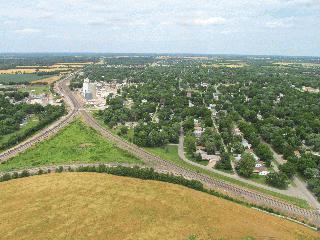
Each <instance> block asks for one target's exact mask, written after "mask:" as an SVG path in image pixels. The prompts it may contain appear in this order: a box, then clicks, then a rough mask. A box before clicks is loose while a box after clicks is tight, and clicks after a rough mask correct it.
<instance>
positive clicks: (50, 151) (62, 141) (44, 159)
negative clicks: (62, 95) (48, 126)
mask: <svg viewBox="0 0 320 240" xmlns="http://www.w3.org/2000/svg"><path fill="white" fill-rule="evenodd" d="M79 162H81V163H94V162H101V163H102V162H103V163H106V162H120V163H142V161H141V160H139V159H137V158H136V157H134V156H132V155H131V154H129V153H127V152H125V151H123V150H121V149H119V148H117V147H116V146H115V145H114V144H113V143H111V142H109V141H107V140H105V139H104V138H103V137H102V136H100V135H99V134H98V133H97V132H96V131H95V130H93V129H92V128H90V127H88V126H86V125H85V124H84V123H83V122H81V121H80V120H76V121H75V122H73V123H71V124H70V125H69V126H67V127H66V128H64V129H62V130H61V131H60V132H59V133H58V134H57V135H55V136H53V137H52V138H51V139H48V140H46V141H44V142H42V143H39V144H38V145H37V146H35V147H33V148H30V149H28V150H27V151H26V152H24V153H22V154H20V155H18V156H16V157H14V158H13V159H11V160H9V161H8V162H7V163H5V164H1V165H0V171H11V170H14V169H22V168H29V167H38V166H45V165H51V164H54V165H59V164H71V163H79Z"/></svg>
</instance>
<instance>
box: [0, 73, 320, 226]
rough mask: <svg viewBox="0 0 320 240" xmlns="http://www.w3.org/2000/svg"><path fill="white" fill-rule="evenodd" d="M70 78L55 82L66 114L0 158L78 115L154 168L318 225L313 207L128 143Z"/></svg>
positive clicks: (44, 136) (318, 215) (62, 125)
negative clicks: (82, 98) (94, 114)
mask: <svg viewBox="0 0 320 240" xmlns="http://www.w3.org/2000/svg"><path fill="white" fill-rule="evenodd" d="M71 78H72V76H67V77H65V78H64V79H62V80H61V81H59V82H57V84H56V86H55V89H56V91H57V92H59V93H60V94H62V95H63V96H64V100H65V102H66V104H67V105H68V106H69V114H68V115H67V116H65V117H64V118H62V119H60V120H59V121H58V122H56V123H55V124H53V125H52V126H50V127H49V128H47V129H45V130H43V131H42V132H40V133H39V134H37V135H35V136H34V137H32V138H31V139H29V140H27V141H26V142H25V143H21V144H19V145H18V146H16V147H14V148H12V149H10V150H8V151H7V152H4V153H2V154H0V162H4V161H7V160H8V159H9V158H11V157H12V156H14V155H16V154H18V153H20V152H22V151H24V150H25V149H27V148H29V147H30V146H32V145H34V144H36V143H37V142H40V141H42V140H44V139H46V138H48V137H49V136H51V135H52V134H54V133H56V132H57V131H58V130H59V129H61V128H63V127H65V126H66V125H67V124H69V123H70V122H71V121H72V120H73V118H74V117H75V116H78V115H80V116H81V117H82V118H83V120H84V121H85V122H86V123H87V124H88V125H89V126H91V127H92V128H94V129H96V130H97V131H98V132H100V133H101V135H102V136H104V137H105V138H107V139H108V140H110V141H112V142H114V143H115V144H116V145H117V146H118V147H119V148H121V149H123V150H125V151H127V152H129V153H131V154H133V155H135V156H137V157H138V158H140V159H142V160H143V161H144V162H145V163H146V164H147V165H148V166H150V167H153V168H154V169H155V170H156V171H159V172H169V173H172V174H174V175H180V176H183V177H185V178H187V179H194V180H198V181H201V182H202V183H203V184H204V185H205V186H206V187H207V188H209V189H213V190H216V191H219V192H221V193H224V194H227V195H229V196H232V197H234V198H237V199H240V200H245V201H247V202H249V203H253V204H256V205H259V206H264V207H268V208H272V209H274V210H276V211H279V212H281V213H283V214H285V215H287V216H290V217H294V218H297V219H300V220H304V221H306V222H309V223H311V224H314V225H316V226H320V213H319V212H318V211H317V210H307V209H302V208H299V207H297V206H295V205H293V204H290V203H287V202H284V201H281V200H279V199H276V198H273V197H271V196H269V195H266V194H263V193H260V192H256V191H253V190H248V189H245V188H243V187H239V186H236V185H233V184H230V183H227V182H224V181H221V180H217V179H214V178H211V177H209V176H207V175H204V174H201V173H198V172H196V171H192V170H189V169H186V168H183V167H180V166H177V165H174V164H173V163H171V162H168V161H166V160H164V159H161V158H160V157H158V156H155V155H153V154H151V153H149V152H147V151H145V150H144V149H142V148H140V147H138V146H136V145H134V144H132V143H129V142H126V141H124V140H123V139H121V138H120V137H118V136H116V135H113V134H112V133H111V132H110V131H108V130H107V129H106V128H104V127H103V126H101V125H100V123H99V122H97V120H96V119H94V118H93V117H92V115H91V114H90V112H89V111H88V110H86V109H84V108H83V106H82V104H81V102H80V101H79V100H78V99H77V98H76V96H75V95H74V94H73V93H72V91H71V90H70V89H69V87H68V83H69V81H70V79H71ZM115 160H116V159H115Z"/></svg>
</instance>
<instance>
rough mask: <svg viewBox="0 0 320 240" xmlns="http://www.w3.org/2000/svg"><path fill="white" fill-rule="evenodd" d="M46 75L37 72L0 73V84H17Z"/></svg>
mask: <svg viewBox="0 0 320 240" xmlns="http://www.w3.org/2000/svg"><path fill="white" fill-rule="evenodd" d="M46 77H48V76H38V75H37V74H0V84H9V83H11V84H19V83H24V82H31V81H34V80H39V79H42V78H46Z"/></svg>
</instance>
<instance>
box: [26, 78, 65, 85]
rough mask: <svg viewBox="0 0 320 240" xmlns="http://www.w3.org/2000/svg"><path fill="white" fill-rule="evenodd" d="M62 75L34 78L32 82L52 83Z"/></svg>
mask: <svg viewBox="0 0 320 240" xmlns="http://www.w3.org/2000/svg"><path fill="white" fill-rule="evenodd" d="M59 79H60V76H53V77H47V78H42V79H39V80H34V81H32V82H31V83H45V84H52V83H54V82H55V81H57V80H59Z"/></svg>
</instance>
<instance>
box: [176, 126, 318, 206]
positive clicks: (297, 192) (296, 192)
mask: <svg viewBox="0 0 320 240" xmlns="http://www.w3.org/2000/svg"><path fill="white" fill-rule="evenodd" d="M178 154H179V157H180V158H181V159H182V160H183V161H185V162H187V163H189V164H191V165H193V166H197V167H199V168H202V169H205V170H207V171H210V172H214V173H218V174H220V175H223V176H226V177H229V178H232V179H235V180H239V181H241V182H245V183H248V184H250V185H253V186H256V187H259V188H263V189H266V190H270V191H273V192H277V193H281V194H284V195H288V196H292V197H300V198H302V199H305V200H306V201H307V202H308V203H309V204H310V205H311V206H312V207H313V208H315V209H320V204H319V202H318V201H317V199H316V198H315V197H314V196H313V195H312V194H310V192H309V191H308V190H307V188H306V185H304V186H301V185H299V187H290V188H289V189H287V190H281V189H277V188H273V187H269V186H266V185H263V184H259V183H256V182H253V181H250V180H248V179H244V178H242V177H240V176H239V175H237V174H234V175H232V174H228V173H225V172H221V171H218V170H216V169H213V168H211V167H208V166H204V165H201V164H198V163H196V162H193V161H190V160H189V159H188V158H187V157H186V156H185V152H184V135H183V132H182V131H181V134H180V136H179V147H178ZM296 184H301V181H300V182H297V183H296ZM306 191H307V192H306ZM310 195H311V196H310Z"/></svg>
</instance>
